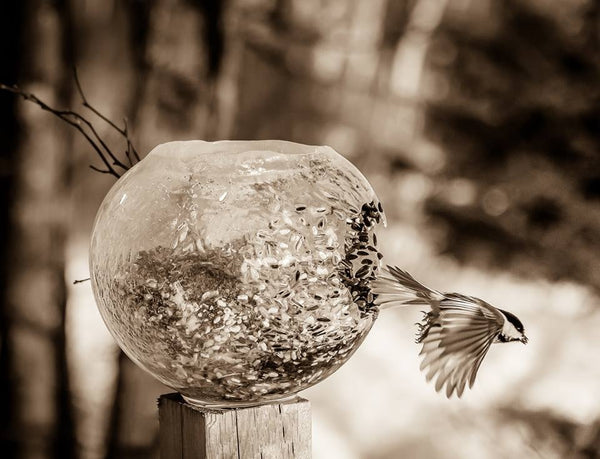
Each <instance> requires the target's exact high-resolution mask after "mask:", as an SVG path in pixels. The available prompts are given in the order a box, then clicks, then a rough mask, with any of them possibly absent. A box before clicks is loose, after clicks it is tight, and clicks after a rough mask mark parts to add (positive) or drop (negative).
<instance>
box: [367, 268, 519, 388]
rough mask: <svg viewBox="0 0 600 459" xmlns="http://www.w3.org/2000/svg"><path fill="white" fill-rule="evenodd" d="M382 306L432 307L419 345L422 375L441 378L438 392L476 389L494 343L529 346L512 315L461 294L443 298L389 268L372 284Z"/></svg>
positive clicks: (448, 294) (376, 301)
mask: <svg viewBox="0 0 600 459" xmlns="http://www.w3.org/2000/svg"><path fill="white" fill-rule="evenodd" d="M372 291H373V293H375V294H376V295H378V296H377V298H376V299H375V303H376V304H378V305H380V306H381V307H387V306H390V305H413V304H414V305H427V306H430V307H431V311H429V312H425V311H424V312H423V314H424V317H423V319H422V321H421V323H418V324H417V325H418V327H419V331H418V333H417V339H416V342H417V343H419V344H423V348H422V349H421V352H420V354H419V355H422V356H423V361H422V362H421V370H422V371H424V372H425V374H426V378H427V381H428V382H429V381H431V380H432V379H433V378H434V377H436V375H437V379H436V382H435V390H436V391H438V392H439V391H440V390H441V389H442V387H444V385H445V386H446V396H447V397H448V398H450V397H451V396H452V394H453V393H454V392H456V394H457V396H458V397H460V396H462V394H463V391H464V389H465V385H466V384H467V381H468V382H469V388H471V387H473V383H474V382H475V376H476V375H477V370H479V366H480V365H481V361H482V360H483V358H484V357H485V355H486V353H487V351H488V349H489V348H490V346H491V345H492V343H508V342H511V341H520V342H522V343H523V344H527V341H528V340H527V337H526V336H525V333H524V329H523V324H522V323H521V321H520V320H519V319H518V318H517V317H516V316H515V315H514V314H511V313H510V312H508V311H504V310H502V309H497V308H495V307H494V306H492V305H491V304H489V303H486V302H485V301H483V300H480V299H479V298H475V297H472V296H466V295H461V294H459V293H440V292H437V291H435V290H431V289H429V288H427V287H425V286H424V285H422V284H420V283H419V282H417V281H416V280H415V279H414V278H413V277H412V276H411V275H410V274H408V273H407V272H406V271H402V270H401V269H399V268H397V267H393V266H388V267H387V270H386V271H384V274H382V275H381V276H380V277H379V278H378V279H377V280H376V281H374V283H373V285H372Z"/></svg>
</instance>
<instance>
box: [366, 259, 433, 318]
mask: <svg viewBox="0 0 600 459" xmlns="http://www.w3.org/2000/svg"><path fill="white" fill-rule="evenodd" d="M372 291H373V293H374V294H376V295H377V298H376V299H375V304H378V305H379V306H380V307H381V308H386V307H389V306H400V305H401V306H404V305H413V304H416V305H429V304H431V302H432V301H436V300H439V299H441V298H442V294H441V293H439V292H436V291H435V290H431V289H430V288H427V287H425V286H424V285H423V284H421V283H420V282H418V281H416V280H415V278H414V277H412V276H411V275H410V274H409V273H407V272H406V271H402V270H401V269H400V268H398V267H394V266H388V267H387V269H386V270H384V271H383V274H382V275H381V276H379V278H377V280H375V281H374V282H373V283H372Z"/></svg>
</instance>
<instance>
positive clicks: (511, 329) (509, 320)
mask: <svg viewBox="0 0 600 459" xmlns="http://www.w3.org/2000/svg"><path fill="white" fill-rule="evenodd" d="M499 311H500V312H501V313H502V315H503V316H504V318H505V320H504V325H503V326H502V332H501V333H500V341H504V342H510V341H520V342H522V343H523V344H527V342H528V341H529V339H528V338H527V336H525V328H524V327H523V323H522V322H521V321H520V320H519V318H518V317H517V316H515V315H514V314H512V313H510V312H508V311H505V310H503V309H499Z"/></svg>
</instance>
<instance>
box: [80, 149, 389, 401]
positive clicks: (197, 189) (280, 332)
mask: <svg viewBox="0 0 600 459" xmlns="http://www.w3.org/2000/svg"><path fill="white" fill-rule="evenodd" d="M383 218H384V217H383V209H382V208H381V205H380V203H379V201H378V199H377V197H376V195H375V193H374V192H373V189H372V188H371V186H370V185H369V183H368V182H367V180H366V179H365V178H364V177H363V175H362V174H361V173H360V172H359V171H358V170H357V169H356V168H355V167H354V166H353V165H352V164H350V163H349V162H348V161H347V160H345V159H344V158H343V157H342V156H340V155H339V154H337V153H336V152H335V151H334V150H333V149H331V148H329V147H317V146H308V145H301V144H296V143H291V142H283V141H273V140H268V141H239V142H238V141H223V142H214V143H209V142H202V141H187V142H171V143H166V144H163V145H159V146H158V147H156V148H155V149H154V150H153V151H152V152H151V153H150V154H148V156H147V157H146V158H145V159H144V160H142V161H141V162H140V163H138V164H137V165H135V166H134V167H133V168H132V169H131V170H130V171H128V172H127V173H126V174H125V175H124V176H123V177H122V178H121V179H119V181H118V182H117V183H116V184H115V185H114V186H113V188H112V189H111V190H110V192H109V193H108V195H107V196H106V198H105V199H104V202H103V203H102V206H101V207H100V210H99V212H98V215H97V217H96V222H95V226H94V231H93V235H92V243H91V253H90V268H91V279H92V286H93V290H94V294H95V297H96V301H97V303H98V307H99V309H100V312H101V314H102V317H103V319H104V321H105V322H106V325H107V327H108V329H109V330H110V331H111V333H112V335H113V336H114V338H115V339H116V341H117V342H118V344H119V345H120V347H121V348H122V349H123V351H124V352H125V353H126V354H127V355H128V356H129V357H130V358H131V359H132V360H133V361H134V362H136V363H137V364H138V365H139V366H140V367H142V368H143V369H145V370H146V371H148V372H149V373H150V374H152V375H154V376H155V377H156V378H157V379H159V380H160V381H161V382H163V383H164V384H166V385H167V386H170V387H172V388H174V389H176V390H177V391H179V392H180V393H181V394H182V395H183V396H184V397H185V399H186V400H187V401H188V402H190V403H193V404H196V405H202V406H213V407H228V406H230V407H235V406H244V405H253V404H260V403H266V402H270V401H274V400H279V399H283V398H286V397H289V396H291V395H293V394H295V393H297V392H298V391H300V390H302V389H306V388H307V387H309V386H311V385H313V384H315V383H317V382H319V381H321V380H322V379H324V378H326V377H327V376H329V375H330V374H332V373H333V372H334V371H335V370H337V369H338V368H339V367H340V366H341V365H342V364H343V363H344V362H346V361H347V360H348V358H349V357H350V356H351V355H352V353H353V352H354V351H355V350H356V349H357V348H358V346H359V345H360V343H361V342H362V341H363V339H364V338H365V336H366V334H367V333H368V332H369V330H370V328H371V326H372V325H373V321H374V320H375V318H376V316H377V308H376V307H375V305H374V304H373V294H372V293H371V291H370V282H371V281H372V280H373V279H374V278H375V276H376V274H377V271H378V270H379V269H380V258H381V255H380V254H379V252H378V251H377V237H376V236H375V233H376V231H377V229H378V228H379V226H380V225H381V224H383Z"/></svg>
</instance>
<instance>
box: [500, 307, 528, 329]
mask: <svg viewBox="0 0 600 459" xmlns="http://www.w3.org/2000/svg"><path fill="white" fill-rule="evenodd" d="M500 311H502V314H504V316H505V317H506V318H507V319H508V321H509V322H510V323H511V324H513V325H514V327H515V328H516V329H517V331H518V332H519V333H523V330H524V329H525V327H523V323H522V322H521V321H520V320H519V318H518V317H517V316H515V315H514V314H513V313H511V312H508V311H505V310H504V309H500Z"/></svg>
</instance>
